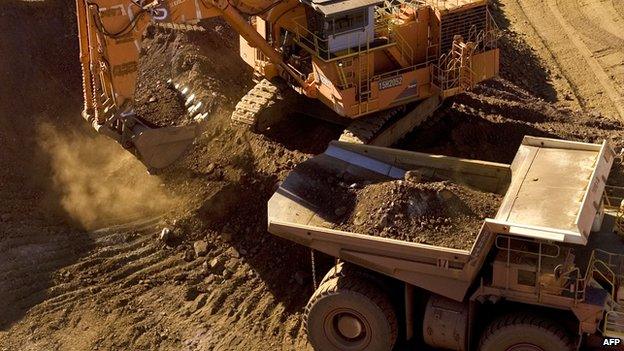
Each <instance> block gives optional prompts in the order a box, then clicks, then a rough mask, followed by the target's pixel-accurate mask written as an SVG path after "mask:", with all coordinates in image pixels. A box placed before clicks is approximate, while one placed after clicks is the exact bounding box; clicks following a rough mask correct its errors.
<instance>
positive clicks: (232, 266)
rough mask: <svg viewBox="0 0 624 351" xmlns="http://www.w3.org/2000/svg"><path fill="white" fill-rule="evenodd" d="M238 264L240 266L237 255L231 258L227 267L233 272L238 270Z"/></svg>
mask: <svg viewBox="0 0 624 351" xmlns="http://www.w3.org/2000/svg"><path fill="white" fill-rule="evenodd" d="M236 266H238V259H236V258H235V257H232V258H230V259H229V260H228V261H227V263H226V264H225V268H226V269H227V270H228V271H230V272H232V273H234V272H236Z"/></svg>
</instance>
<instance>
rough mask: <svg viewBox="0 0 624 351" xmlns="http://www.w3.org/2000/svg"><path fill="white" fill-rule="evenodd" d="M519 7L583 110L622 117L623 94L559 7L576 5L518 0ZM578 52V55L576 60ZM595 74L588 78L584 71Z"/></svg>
mask: <svg viewBox="0 0 624 351" xmlns="http://www.w3.org/2000/svg"><path fill="white" fill-rule="evenodd" d="M516 2H517V4H519V6H520V9H521V10H522V12H523V14H524V15H525V16H526V18H527V20H528V21H529V23H530V25H531V26H532V27H533V28H534V30H535V31H536V33H537V34H538V36H539V40H540V41H541V42H542V43H543V44H544V45H545V46H546V47H547V48H548V51H550V52H551V53H552V56H553V58H554V59H555V63H556V64H557V66H558V67H559V68H560V69H561V71H562V73H563V74H564V76H565V78H566V79H567V80H568V81H569V83H570V85H571V86H572V87H573V89H574V92H575V95H577V97H578V98H579V100H580V102H581V105H582V107H583V109H584V110H586V111H587V110H591V109H597V110H599V111H603V112H605V113H608V114H613V115H614V116H615V117H619V118H621V119H624V107H622V105H623V104H622V97H621V96H620V94H618V93H617V89H616V88H615V86H614V84H613V81H612V80H611V78H610V77H609V75H608V74H607V73H606V71H605V68H603V67H602V66H601V65H600V63H599V62H598V61H597V59H596V58H595V57H594V53H593V52H592V51H591V50H590V49H589V48H588V47H587V45H586V44H585V43H584V42H583V39H582V35H581V34H579V32H578V30H577V29H576V28H575V27H573V26H572V25H571V24H570V23H569V22H568V21H567V20H566V19H565V17H564V16H563V14H562V12H561V10H560V8H559V6H577V4H576V3H575V2H567V3H565V5H563V3H558V2H557V1H556V0H547V1H546V3H545V4H544V2H542V1H536V0H517V1H516ZM553 19H554V21H553ZM579 55H580V56H581V57H580V59H579ZM588 73H589V74H591V75H593V76H595V79H591V78H589V77H588V75H587V74H588ZM596 80H597V82H598V84H596Z"/></svg>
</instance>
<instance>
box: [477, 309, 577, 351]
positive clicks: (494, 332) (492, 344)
mask: <svg viewBox="0 0 624 351" xmlns="http://www.w3.org/2000/svg"><path fill="white" fill-rule="evenodd" d="M574 349H575V348H574V345H573V344H572V340H571V339H570V337H569V335H568V334H567V333H566V331H565V330H564V329H563V328H561V327H560V326H558V325H557V324H555V323H553V322H551V321H549V320H546V319H543V318H541V317H537V316H534V315H531V314H526V313H520V314H512V315H508V316H505V317H503V318H499V319H498V320H495V321H494V322H493V323H492V324H490V326H489V327H488V328H487V329H486V330H485V332H484V333H483V336H482V337H481V342H480V345H479V350H481V351H557V350H562V351H568V350H570V351H571V350H574Z"/></svg>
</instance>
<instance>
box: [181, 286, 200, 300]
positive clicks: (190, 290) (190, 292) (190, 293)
mask: <svg viewBox="0 0 624 351" xmlns="http://www.w3.org/2000/svg"><path fill="white" fill-rule="evenodd" d="M197 295H199V291H198V290H197V287H196V286H195V285H191V286H188V287H187V288H186V291H185V292H184V300H186V301H193V300H195V298H197Z"/></svg>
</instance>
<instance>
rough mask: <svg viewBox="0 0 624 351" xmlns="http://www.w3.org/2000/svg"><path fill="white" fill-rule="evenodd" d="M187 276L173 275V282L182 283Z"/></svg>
mask: <svg viewBox="0 0 624 351" xmlns="http://www.w3.org/2000/svg"><path fill="white" fill-rule="evenodd" d="M187 276H188V275H187V274H186V273H178V274H176V275H175V277H173V280H175V281H177V282H182V281H185V280H186V278H187Z"/></svg>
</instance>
